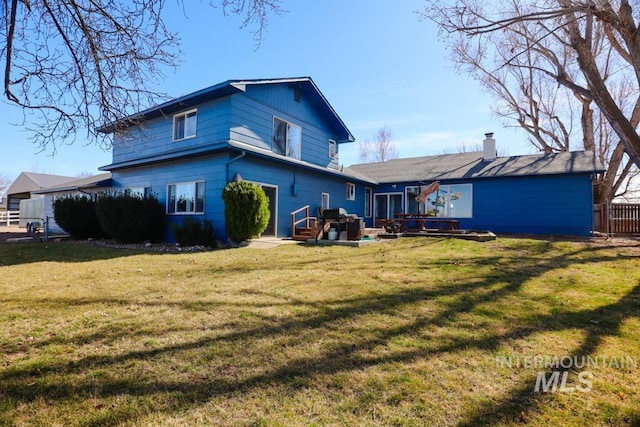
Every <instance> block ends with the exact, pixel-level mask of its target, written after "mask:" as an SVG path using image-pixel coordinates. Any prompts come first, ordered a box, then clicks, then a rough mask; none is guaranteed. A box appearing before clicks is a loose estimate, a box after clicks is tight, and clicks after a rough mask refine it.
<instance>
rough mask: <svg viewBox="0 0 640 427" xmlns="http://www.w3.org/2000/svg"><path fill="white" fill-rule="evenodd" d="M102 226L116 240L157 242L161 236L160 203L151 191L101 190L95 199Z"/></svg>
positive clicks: (162, 213)
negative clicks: (129, 192) (142, 193)
mask: <svg viewBox="0 0 640 427" xmlns="http://www.w3.org/2000/svg"><path fill="white" fill-rule="evenodd" d="M96 212H97V215H98V221H100V225H101V226H102V229H103V230H104V232H105V233H106V234H107V236H109V237H111V238H112V239H114V240H115V241H117V242H121V243H142V242H146V241H149V242H160V241H162V240H163V237H164V227H165V213H164V207H163V206H162V205H161V204H160V202H159V201H158V199H157V198H156V197H155V196H154V195H147V196H144V197H143V196H139V195H136V194H123V193H118V192H113V191H111V192H106V193H101V194H100V195H99V197H98V201H97V202H96Z"/></svg>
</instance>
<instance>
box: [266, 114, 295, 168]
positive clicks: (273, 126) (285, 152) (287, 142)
mask: <svg viewBox="0 0 640 427" xmlns="http://www.w3.org/2000/svg"><path fill="white" fill-rule="evenodd" d="M276 119H278V120H280V121H282V122H285V123H286V124H287V125H289V126H293V127H296V128H298V129H300V158H299V159H297V158H296V157H293V156H288V155H287V152H288V151H289V131H288V130H287V135H286V139H285V142H284V143H285V148H284V154H279V153H276V154H278V155H280V156H284V157H287V158H290V159H296V160H302V126H300V125H297V124H295V123H293V122H290V121H289V120H286V119H283V118H282V117H279V116H273V120H271V138H272V141H271V151H273V132H274V131H275V128H276ZM273 152H274V153H275V151H273Z"/></svg>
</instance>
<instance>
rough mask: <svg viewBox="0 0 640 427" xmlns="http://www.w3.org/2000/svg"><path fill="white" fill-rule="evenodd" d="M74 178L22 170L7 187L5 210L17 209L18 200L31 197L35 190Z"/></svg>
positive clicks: (18, 206) (18, 205)
mask: <svg viewBox="0 0 640 427" xmlns="http://www.w3.org/2000/svg"><path fill="white" fill-rule="evenodd" d="M74 179H77V178H74V177H72V176H62V175H50V174H44V173H36V172H22V173H21V174H20V175H18V178H16V180H15V181H13V184H11V186H10V187H9V188H8V189H7V194H6V198H7V210H9V211H17V210H19V209H20V201H21V200H26V199H30V198H32V197H33V195H34V194H35V192H36V191H39V190H42V189H45V188H48V187H53V186H57V185H61V184H63V183H65V182H69V181H72V180H74Z"/></svg>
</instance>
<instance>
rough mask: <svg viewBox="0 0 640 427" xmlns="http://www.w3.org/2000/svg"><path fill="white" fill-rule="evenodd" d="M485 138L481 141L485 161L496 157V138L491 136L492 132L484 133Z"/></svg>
mask: <svg viewBox="0 0 640 427" xmlns="http://www.w3.org/2000/svg"><path fill="white" fill-rule="evenodd" d="M484 136H485V139H484V141H482V153H483V154H482V157H483V158H484V160H485V161H488V162H490V161H492V160H495V159H496V140H495V139H494V138H493V132H489V133H485V134H484Z"/></svg>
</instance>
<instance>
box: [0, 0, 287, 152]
mask: <svg viewBox="0 0 640 427" xmlns="http://www.w3.org/2000/svg"><path fill="white" fill-rule="evenodd" d="M210 4H211V5H212V6H221V7H222V10H223V13H224V14H228V13H232V14H237V15H241V16H243V17H244V21H243V24H242V26H243V27H247V26H251V27H253V28H254V30H253V32H254V36H255V37H256V40H257V41H258V42H259V40H260V39H261V37H262V32H263V31H264V29H265V28H266V26H267V21H268V17H269V15H270V14H272V13H275V14H279V13H280V12H281V10H280V0H218V1H217V2H216V1H213V0H212V1H211V3H210ZM164 8H165V0H56V1H53V0H0V15H1V16H0V37H1V38H2V41H1V42H0V61H1V62H2V63H3V64H4V79H3V89H4V96H5V97H6V99H7V100H8V101H9V102H10V103H13V104H15V105H17V106H19V107H22V109H23V111H24V123H22V124H23V125H24V126H25V127H26V128H27V130H29V131H31V132H32V135H33V137H32V139H33V142H35V143H36V144H37V145H38V146H39V147H40V148H41V149H42V150H44V149H50V150H52V152H53V153H55V148H56V145H57V144H60V143H61V142H65V143H70V142H73V141H74V140H75V137H76V134H77V133H78V132H86V133H87V138H88V140H89V142H94V143H97V144H101V145H103V146H108V144H109V141H108V140H107V139H106V138H107V137H106V136H105V135H103V134H101V133H99V132H97V128H99V127H101V126H104V125H106V124H109V123H115V122H118V121H119V120H120V119H123V118H124V117H127V116H129V115H130V114H132V113H135V112H137V111H140V110H141V109H143V108H146V107H147V106H149V105H153V104H155V103H157V102H158V100H159V99H161V98H162V96H163V94H161V93H159V92H158V90H157V89H156V88H157V85H158V82H159V80H160V79H161V78H162V77H163V74H162V70H163V69H164V68H166V67H175V66H177V64H178V62H179V61H178V58H179V57H180V55H179V41H180V40H179V38H178V36H177V34H176V33H174V32H173V31H171V30H170V29H169V28H167V26H166V25H165V22H164V21H163V18H162V17H163V11H164Z"/></svg>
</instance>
